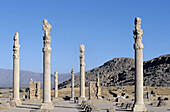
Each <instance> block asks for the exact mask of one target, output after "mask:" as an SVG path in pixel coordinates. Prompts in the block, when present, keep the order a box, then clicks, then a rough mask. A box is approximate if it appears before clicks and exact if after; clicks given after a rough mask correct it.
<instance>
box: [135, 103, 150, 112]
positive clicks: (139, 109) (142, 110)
mask: <svg viewBox="0 0 170 112" xmlns="http://www.w3.org/2000/svg"><path fill="white" fill-rule="evenodd" d="M146 111H147V108H146V107H145V104H144V103H143V104H134V105H133V112H146Z"/></svg>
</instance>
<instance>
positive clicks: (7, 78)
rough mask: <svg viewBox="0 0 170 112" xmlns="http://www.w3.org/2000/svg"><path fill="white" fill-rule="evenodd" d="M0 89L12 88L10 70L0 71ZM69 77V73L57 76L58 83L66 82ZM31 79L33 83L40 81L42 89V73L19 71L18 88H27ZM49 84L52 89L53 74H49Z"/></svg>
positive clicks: (11, 71) (11, 72)
mask: <svg viewBox="0 0 170 112" xmlns="http://www.w3.org/2000/svg"><path fill="white" fill-rule="evenodd" d="M0 77H1V81H0V87H12V85H13V70H10V69H0ZM70 77H71V74H70V73H61V74H58V79H59V83H61V82H63V81H66V80H68V79H69V78H70ZM31 78H32V79H33V80H34V81H40V82H41V87H43V86H42V85H43V84H42V82H43V74H42V73H35V72H31V71H25V70H21V71H20V87H22V88H25V87H29V81H30V79H31ZM51 80H52V81H51V83H52V88H54V74H51Z"/></svg>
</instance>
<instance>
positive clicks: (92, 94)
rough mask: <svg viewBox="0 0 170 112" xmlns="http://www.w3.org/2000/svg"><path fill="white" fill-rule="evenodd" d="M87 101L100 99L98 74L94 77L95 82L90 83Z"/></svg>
mask: <svg viewBox="0 0 170 112" xmlns="http://www.w3.org/2000/svg"><path fill="white" fill-rule="evenodd" d="M89 99H101V87H100V78H99V74H97V75H96V81H90V86H89Z"/></svg>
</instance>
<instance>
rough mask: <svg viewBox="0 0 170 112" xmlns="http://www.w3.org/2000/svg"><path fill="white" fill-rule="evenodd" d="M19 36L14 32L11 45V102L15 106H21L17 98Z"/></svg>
mask: <svg viewBox="0 0 170 112" xmlns="http://www.w3.org/2000/svg"><path fill="white" fill-rule="evenodd" d="M19 48H20V45H19V34H18V32H16V34H15V36H14V45H13V51H14V54H13V101H14V102H15V103H16V105H17V106H19V105H21V102H20V97H19V82H20V81H19V75H20V74H19V58H20V56H19Z"/></svg>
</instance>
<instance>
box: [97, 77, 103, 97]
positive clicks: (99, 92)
mask: <svg viewBox="0 0 170 112" xmlns="http://www.w3.org/2000/svg"><path fill="white" fill-rule="evenodd" d="M96 81H97V82H96V83H97V99H102V98H101V88H100V77H99V74H97V78H96Z"/></svg>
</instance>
